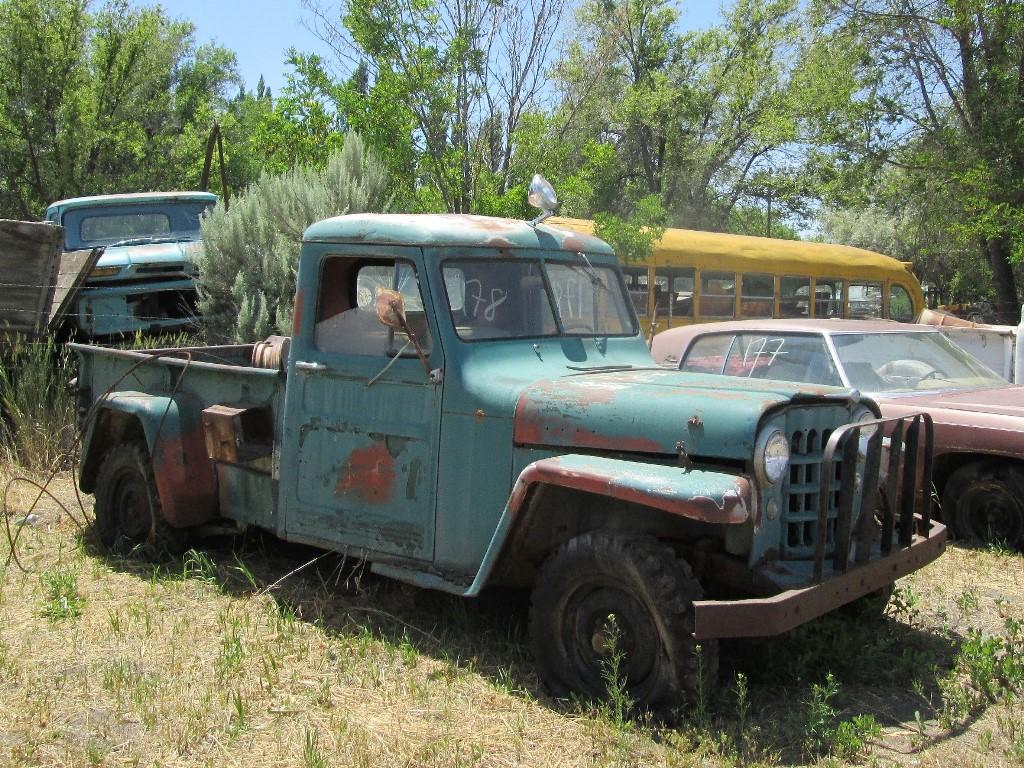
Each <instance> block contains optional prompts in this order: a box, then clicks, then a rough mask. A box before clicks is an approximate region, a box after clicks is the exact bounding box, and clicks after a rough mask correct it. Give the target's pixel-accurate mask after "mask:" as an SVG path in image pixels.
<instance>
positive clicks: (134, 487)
mask: <svg viewBox="0 0 1024 768" xmlns="http://www.w3.org/2000/svg"><path fill="white" fill-rule="evenodd" d="M110 502H111V506H112V507H113V509H114V515H115V517H116V519H117V531H118V533H119V534H120V535H122V536H124V537H125V538H127V539H129V540H131V541H145V539H146V538H147V536H148V535H149V523H150V506H149V504H150V501H149V493H148V490H147V488H146V484H145V482H144V481H143V480H142V479H141V478H139V477H138V475H137V474H136V473H134V472H123V473H122V474H121V475H120V476H119V477H118V478H117V481H116V482H115V484H114V489H113V492H112V493H111V497H110Z"/></svg>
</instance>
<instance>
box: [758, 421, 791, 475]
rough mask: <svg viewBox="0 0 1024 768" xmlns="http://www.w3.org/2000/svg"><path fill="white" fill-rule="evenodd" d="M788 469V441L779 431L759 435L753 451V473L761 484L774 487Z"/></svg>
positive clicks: (766, 431)
mask: <svg viewBox="0 0 1024 768" xmlns="http://www.w3.org/2000/svg"><path fill="white" fill-rule="evenodd" d="M788 468H789V440H787V439H786V435H785V434H783V432H782V430H781V429H769V430H765V431H764V432H762V433H761V435H760V437H758V439H757V447H756V448H755V450H754V471H756V472H757V475H758V477H759V478H760V480H761V481H762V482H765V483H770V484H772V485H774V484H775V483H777V482H779V480H781V479H782V478H783V476H784V475H785V474H786V470H787V469H788Z"/></svg>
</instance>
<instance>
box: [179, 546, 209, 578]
mask: <svg viewBox="0 0 1024 768" xmlns="http://www.w3.org/2000/svg"><path fill="white" fill-rule="evenodd" d="M181 577H182V578H183V579H191V580H193V581H201V582H202V583H204V584H217V582H218V579H217V564H216V563H215V562H214V561H213V558H211V557H210V556H209V555H208V554H206V553H205V552H203V551H202V550H198V549H190V550H189V551H188V552H186V553H185V556H184V557H183V558H182V560H181Z"/></svg>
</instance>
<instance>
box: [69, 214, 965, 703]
mask: <svg viewBox="0 0 1024 768" xmlns="http://www.w3.org/2000/svg"><path fill="white" fill-rule="evenodd" d="M293 327H294V334H293V336H292V337H291V338H290V339H280V338H277V339H271V340H268V341H266V342H261V343H259V344H250V345H241V346H220V347H195V348H187V349H164V350H141V351H123V350H115V349H107V348H101V347H97V346H88V345H74V348H75V350H77V352H78V354H79V355H80V357H81V375H80V377H79V398H80V407H81V414H82V419H83V428H84V430H85V435H84V441H83V456H82V461H81V484H82V487H83V488H84V489H85V490H87V491H89V492H92V493H95V496H96V504H95V513H96V527H97V530H98V532H99V535H100V537H101V538H102V539H103V541H104V542H105V543H106V544H107V545H108V546H109V547H111V548H112V549H114V550H118V551H122V552H124V551H128V550H131V549H138V550H139V551H155V550H159V549H161V548H168V549H173V548H175V547H180V546H182V544H183V539H184V537H185V536H187V535H188V534H189V532H190V531H195V530H196V529H197V527H198V526H202V525H204V524H208V523H213V522H217V523H218V524H219V525H221V526H223V525H231V526H234V527H236V528H238V529H243V528H245V527H247V526H256V527H259V528H262V529H265V530H267V531H270V532H273V533H274V534H276V535H277V536H279V537H280V538H282V539H286V540H289V541H298V542H306V543H309V544H314V545H317V546H320V547H324V548H328V549H333V550H337V551H340V552H344V553H346V554H350V555H352V556H357V557H360V558H365V559H366V560H367V561H368V562H369V563H370V568H371V569H372V570H373V571H374V572H376V573H379V574H383V575H385V576H388V577H392V578H395V579H399V580H402V581H405V582H408V583H411V584H414V585H418V586H421V587H425V588H431V589H438V590H444V591H447V592H451V593H455V594H458V595H463V596H467V597H472V596H474V595H477V594H479V593H480V591H481V590H482V589H484V588H486V587H489V586H491V585H512V586H518V587H524V588H528V589H530V590H532V595H533V602H532V610H531V631H532V635H533V642H534V646H535V654H536V661H537V665H538V668H539V671H540V674H541V676H542V678H543V679H544V680H545V682H546V683H547V684H548V686H549V687H550V688H551V690H552V691H553V692H554V693H555V694H556V695H566V694H569V693H572V692H576V693H581V694H584V695H588V696H600V695H601V694H602V692H603V691H604V688H605V685H604V678H603V675H602V672H603V670H604V669H605V666H606V664H607V655H608V649H609V632H610V631H612V630H611V629H610V626H611V622H612V620H614V625H615V627H616V628H615V630H614V631H615V632H618V633H620V634H621V637H619V647H620V648H623V649H625V651H626V660H625V666H624V671H625V674H626V675H627V678H628V689H629V695H630V696H631V697H632V698H633V699H635V700H637V701H640V702H642V703H645V704H647V705H648V706H652V707H657V706H660V705H672V706H677V705H680V704H681V703H682V704H685V702H686V701H687V700H688V698H689V697H690V696H692V694H693V692H694V689H695V686H696V685H697V684H698V662H697V660H696V654H695V647H696V645H697V644H698V643H701V644H702V654H701V657H702V658H703V665H704V671H705V672H710V671H711V670H712V669H713V666H714V663H715V660H716V658H717V657H716V654H715V642H714V641H715V639H716V638H722V637H734V636H758V635H771V634H777V633H780V632H784V631H786V630H788V629H790V628H792V627H795V626H797V625H799V624H802V623H804V622H806V621H810V620H812V619H814V618H815V617H817V616H820V615H822V614H823V613H825V612H827V611H831V610H833V609H835V608H837V607H839V606H841V605H844V604H846V603H851V602H853V601H856V600H859V599H863V598H868V597H871V596H872V595H873V594H875V593H878V592H880V591H881V592H883V593H884V591H885V589H886V588H887V587H888V586H889V585H891V583H892V582H893V580H894V579H896V578H898V577H900V576H903V575H905V574H907V573H909V572H911V571H913V570H915V569H917V568H920V567H921V566H922V565H924V564H926V563H928V562H929V561H931V560H933V559H934V558H935V557H937V556H938V555H939V554H940V553H941V552H942V550H943V547H944V545H945V541H946V534H945V529H944V528H943V527H942V526H941V525H939V524H937V523H935V522H933V521H931V520H930V518H929V515H928V510H927V508H922V507H921V506H920V504H919V500H920V499H921V498H922V494H920V493H918V490H919V489H920V488H922V487H928V472H929V469H928V466H929V461H928V459H929V455H930V454H929V450H930V446H929V445H928V441H927V438H928V436H929V434H930V432H929V428H930V425H929V424H928V422H927V420H926V419H924V418H923V417H920V416H917V417H913V416H911V417H905V418H904V419H902V420H900V422H899V424H898V425H896V427H895V429H892V430H890V431H891V432H892V433H893V437H892V438H891V442H889V443H887V446H886V448H887V450H884V451H883V444H882V431H883V430H882V429H881V428H880V423H879V421H878V419H877V416H878V411H877V407H876V406H875V405H874V404H873V403H872V402H870V401H868V400H864V399H862V398H860V397H859V395H858V394H857V393H856V392H855V391H851V390H843V389H833V388H827V387H814V386H802V385H794V384H789V383H783V382H773V381H765V380H756V381H755V380H744V379H730V380H728V381H727V380H724V379H723V378H721V377H714V376H704V375H700V374H687V373H683V372H680V371H673V370H665V369H661V368H657V367H655V366H654V365H653V364H652V360H651V358H650V355H649V353H648V350H647V347H646V345H645V343H644V340H643V336H642V334H641V331H640V328H639V326H638V322H637V318H636V316H635V314H634V311H633V308H632V306H631V303H630V301H629V297H628V294H627V292H626V289H625V286H624V284H623V279H622V275H621V272H620V270H619V266H618V264H617V262H616V259H615V256H614V254H613V253H612V250H611V249H610V248H609V247H608V245H606V244H605V243H604V242H602V241H600V240H597V239H595V238H593V237H590V236H586V235H581V234H578V233H573V232H568V231H564V230H560V229H557V228H554V227H548V226H546V225H544V224H540V223H527V222H522V221H511V220H505V219H493V218H484V217H475V216H448V215H421V216H413V215H369V214H366V215H353V216H343V217H338V218H334V219H329V220H326V221H322V222H319V223H317V224H314V225H313V226H311V227H310V228H309V229H308V230H307V231H306V233H305V237H304V240H303V243H302V251H301V257H300V265H299V274H298V284H297V290H296V294H295V315H294V322H293ZM886 426H887V427H888V426H890V425H886ZM887 440H888V439H887ZM915 504H917V507H918V508H917V509H915Z"/></svg>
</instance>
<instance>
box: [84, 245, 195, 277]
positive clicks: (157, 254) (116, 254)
mask: <svg viewBox="0 0 1024 768" xmlns="http://www.w3.org/2000/svg"><path fill="white" fill-rule="evenodd" d="M202 249H203V244H202V242H201V241H199V240H183V241H178V242H170V243H145V244H142V245H118V246H112V247H110V248H107V249H106V250H105V251H104V252H103V255H102V256H101V257H100V260H99V263H98V264H97V265H96V266H98V267H122V268H125V267H127V268H129V269H131V270H132V271H136V270H137V269H138V267H158V266H164V265H165V266H167V267H168V268H169V269H171V268H174V269H177V270H182V269H183V268H184V267H186V266H187V267H188V271H191V265H192V264H194V262H195V259H196V257H197V256H198V255H199V253H200V252H201V251H202Z"/></svg>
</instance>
